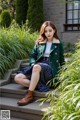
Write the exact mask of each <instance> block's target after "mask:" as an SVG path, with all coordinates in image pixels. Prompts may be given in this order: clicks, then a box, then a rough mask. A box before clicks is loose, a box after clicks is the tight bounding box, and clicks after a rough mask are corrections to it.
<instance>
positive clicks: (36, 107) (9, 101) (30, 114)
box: [0, 97, 49, 120]
mask: <svg viewBox="0 0 80 120" xmlns="http://www.w3.org/2000/svg"><path fill="white" fill-rule="evenodd" d="M17 101H18V99H15V98H8V97H0V106H1V110H10V115H11V117H15V118H18V119H19V118H21V119H23V120H24V119H26V120H41V119H42V117H43V113H44V111H46V110H47V108H48V107H49V103H44V104H43V105H42V106H40V102H33V103H30V104H28V105H25V106H18V105H17Z"/></svg>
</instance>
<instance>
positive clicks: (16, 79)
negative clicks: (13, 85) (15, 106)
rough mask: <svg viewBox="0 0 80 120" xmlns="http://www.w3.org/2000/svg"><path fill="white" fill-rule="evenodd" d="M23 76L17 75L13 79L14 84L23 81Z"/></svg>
mask: <svg viewBox="0 0 80 120" xmlns="http://www.w3.org/2000/svg"><path fill="white" fill-rule="evenodd" d="M24 77H25V76H24V75H23V74H21V73H19V74H17V75H16V76H15V78H14V80H15V82H17V83H19V82H20V81H21V79H23V78H24Z"/></svg>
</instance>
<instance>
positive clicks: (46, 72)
mask: <svg viewBox="0 0 80 120" xmlns="http://www.w3.org/2000/svg"><path fill="white" fill-rule="evenodd" d="M36 64H39V65H40V66H41V72H40V80H39V82H38V84H37V89H38V90H39V91H41V92H46V91H49V88H50V81H51V80H52V79H53V72H52V69H51V66H50V65H49V61H48V60H42V61H40V62H38V63H36ZM32 69H33V66H29V67H26V68H24V69H23V70H21V71H19V72H18V73H22V74H24V75H25V76H27V78H28V79H29V80H31V75H32Z"/></svg>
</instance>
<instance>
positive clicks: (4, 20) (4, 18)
mask: <svg viewBox="0 0 80 120" xmlns="http://www.w3.org/2000/svg"><path fill="white" fill-rule="evenodd" d="M10 24H11V16H10V13H9V12H8V11H7V10H4V11H2V13H1V25H2V26H4V27H9V26H10Z"/></svg>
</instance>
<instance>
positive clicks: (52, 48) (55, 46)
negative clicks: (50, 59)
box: [50, 39, 60, 54]
mask: <svg viewBox="0 0 80 120" xmlns="http://www.w3.org/2000/svg"><path fill="white" fill-rule="evenodd" d="M57 44H60V41H59V40H56V39H53V42H52V46H51V50H50V54H51V52H52V51H54V50H55V49H56V48H57Z"/></svg>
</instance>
